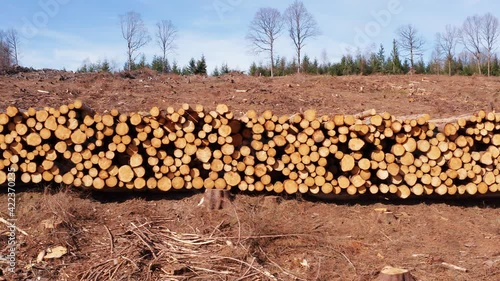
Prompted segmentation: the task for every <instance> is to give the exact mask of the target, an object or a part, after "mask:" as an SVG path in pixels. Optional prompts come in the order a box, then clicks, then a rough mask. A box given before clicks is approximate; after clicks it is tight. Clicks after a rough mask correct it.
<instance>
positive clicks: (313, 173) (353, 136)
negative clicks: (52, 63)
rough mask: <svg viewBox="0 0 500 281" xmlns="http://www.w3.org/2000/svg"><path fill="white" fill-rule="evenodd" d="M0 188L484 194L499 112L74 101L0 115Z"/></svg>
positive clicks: (498, 171) (491, 173)
mask: <svg viewBox="0 0 500 281" xmlns="http://www.w3.org/2000/svg"><path fill="white" fill-rule="evenodd" d="M0 152H1V156H0V157H1V158H0V184H5V183H6V181H7V179H6V176H7V174H6V173H7V168H8V167H11V168H13V169H15V170H17V171H18V178H19V180H20V181H22V182H23V183H33V184H47V183H52V182H54V183H63V184H66V185H73V186H75V187H81V188H90V189H98V190H102V189H105V190H109V189H158V190H160V191H169V190H171V189H174V190H175V189H202V188H208V189H211V188H215V189H231V188H238V189H239V190H242V191H249V192H261V191H268V192H275V193H283V192H286V193H288V194H294V193H313V194H318V193H324V194H349V195H355V194H395V195H397V196H399V197H401V198H408V197H410V196H411V195H414V196H420V195H430V194H439V195H445V194H448V195H463V194H470V195H475V194H486V193H495V192H497V191H498V185H499V184H500V114H498V113H494V112H489V113H487V112H484V111H480V112H479V113H477V114H475V115H472V116H469V117H466V118H459V119H457V120H455V121H454V122H448V123H446V124H444V127H442V128H441V127H440V129H438V126H437V125H436V123H434V122H432V121H431V120H430V116H428V115H421V116H413V117H408V118H396V117H394V116H392V115H390V114H388V113H383V114H377V113H376V112H375V111H374V110H370V111H367V112H363V113H360V114H358V115H334V116H317V114H316V112H315V111H314V110H308V111H305V112H304V113H301V114H294V115H290V116H288V115H285V116H277V115H275V114H273V112H272V111H270V110H267V111H264V112H263V113H262V114H261V115H258V114H257V113H256V112H255V111H252V110H250V111H248V112H247V114H246V115H245V116H243V117H242V118H240V119H236V118H235V117H234V114H233V113H232V112H231V111H230V110H229V108H228V107H227V106H226V105H218V106H217V107H216V109H215V110H213V111H208V110H205V109H204V108H203V107H202V106H199V105H198V106H194V107H191V106H189V105H187V104H184V105H182V106H181V107H180V108H179V109H174V108H166V109H159V108H157V107H155V108H152V109H151V110H150V111H149V112H142V113H129V114H121V113H119V112H118V111H117V110H111V111H109V112H105V113H95V112H94V111H93V110H92V109H91V108H89V107H88V106H86V105H85V104H83V103H82V102H81V101H75V102H74V103H72V104H69V105H63V106H61V107H59V108H58V109H55V108H44V109H39V110H36V109H34V108H29V109H27V110H25V111H21V110H19V109H18V108H16V107H13V106H10V107H8V108H7V109H6V110H5V112H3V113H0Z"/></svg>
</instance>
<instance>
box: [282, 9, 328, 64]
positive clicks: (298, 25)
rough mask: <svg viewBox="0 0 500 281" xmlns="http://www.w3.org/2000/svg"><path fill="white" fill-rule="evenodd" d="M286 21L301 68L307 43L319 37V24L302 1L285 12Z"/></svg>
mask: <svg viewBox="0 0 500 281" xmlns="http://www.w3.org/2000/svg"><path fill="white" fill-rule="evenodd" d="M284 17H285V21H286V23H287V25H288V34H289V35H290V38H291V39H292V41H293V44H294V45H295V50H296V52H297V62H298V68H297V72H298V73H300V68H301V65H302V64H301V62H300V60H301V57H300V56H301V51H302V49H303V48H304V46H305V41H306V40H307V39H309V38H313V37H316V36H318V35H319V33H320V32H319V27H318V23H317V22H316V20H315V19H314V17H313V16H312V15H311V14H310V13H309V11H308V10H307V9H306V6H304V3H303V2H302V1H298V0H295V1H294V2H293V3H292V4H291V5H290V6H289V7H288V8H287V9H286V11H285V15H284Z"/></svg>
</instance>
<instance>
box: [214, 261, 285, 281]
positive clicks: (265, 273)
mask: <svg viewBox="0 0 500 281" xmlns="http://www.w3.org/2000/svg"><path fill="white" fill-rule="evenodd" d="M210 259H227V260H231V261H235V262H238V263H241V264H244V265H247V266H248V267H250V268H252V269H254V270H256V271H258V272H259V273H260V274H262V275H264V276H266V277H267V278H269V279H271V280H276V281H277V280H278V279H276V277H274V276H273V275H272V274H271V273H270V272H269V271H267V270H262V269H259V268H257V267H255V266H253V265H251V264H249V263H248V262H246V261H242V260H239V259H235V258H232V257H223V256H211V257H210Z"/></svg>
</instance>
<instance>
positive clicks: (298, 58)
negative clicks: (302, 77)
mask: <svg viewBox="0 0 500 281" xmlns="http://www.w3.org/2000/svg"><path fill="white" fill-rule="evenodd" d="M297 62H298V66H297V73H300V68H301V65H300V47H298V48H297Z"/></svg>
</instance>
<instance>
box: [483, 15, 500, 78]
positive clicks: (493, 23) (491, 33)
mask: <svg viewBox="0 0 500 281" xmlns="http://www.w3.org/2000/svg"><path fill="white" fill-rule="evenodd" d="M481 20H482V28H481V37H482V45H483V47H484V48H485V49H486V52H487V56H488V76H490V74H491V58H492V56H493V53H494V50H495V48H496V43H497V41H498V37H499V36H500V30H499V29H498V18H497V17H495V16H494V15H492V14H491V13H487V14H485V15H484V16H483V17H482V19H481Z"/></svg>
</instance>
